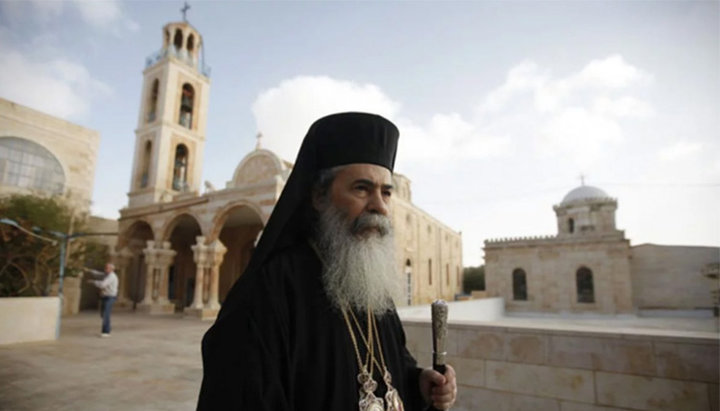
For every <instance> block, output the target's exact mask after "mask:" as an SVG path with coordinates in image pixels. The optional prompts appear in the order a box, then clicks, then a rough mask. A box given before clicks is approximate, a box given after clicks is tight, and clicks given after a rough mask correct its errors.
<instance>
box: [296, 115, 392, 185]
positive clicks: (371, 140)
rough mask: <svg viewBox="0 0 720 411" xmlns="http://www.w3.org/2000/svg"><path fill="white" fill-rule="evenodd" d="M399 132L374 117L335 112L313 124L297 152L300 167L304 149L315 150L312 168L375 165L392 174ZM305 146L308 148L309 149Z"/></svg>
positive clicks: (381, 118) (389, 124) (383, 120)
mask: <svg viewBox="0 0 720 411" xmlns="http://www.w3.org/2000/svg"><path fill="white" fill-rule="evenodd" d="M399 135H400V132H399V131H398V129H397V127H395V124H393V123H392V122H390V121H389V120H387V119H386V118H384V117H381V116H378V115H377V114H369V113H338V114H331V115H329V116H325V117H323V118H321V119H319V120H317V121H315V123H313V125H312V126H310V130H309V131H308V133H307V135H306V136H305V140H304V142H303V147H302V148H301V149H300V152H299V153H298V159H297V163H298V164H299V163H300V162H301V161H302V160H303V158H304V157H305V156H307V153H304V150H303V149H305V148H306V145H307V146H310V147H312V149H314V151H315V161H316V163H315V167H314V168H315V169H316V171H317V170H322V169H325V168H330V167H335V166H340V165H345V164H353V163H369V164H376V165H379V166H382V167H385V168H387V169H388V170H390V171H392V170H393V167H394V165H395V154H396V152H397V143H398V137H399ZM310 147H308V148H310Z"/></svg>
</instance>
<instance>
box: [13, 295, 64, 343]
mask: <svg viewBox="0 0 720 411" xmlns="http://www.w3.org/2000/svg"><path fill="white" fill-rule="evenodd" d="M59 309H60V302H59V301H58V297H8V298H0V345H4V344H15V343H21V342H31V341H47V340H54V339H55V329H56V326H57V319H58V310H59Z"/></svg>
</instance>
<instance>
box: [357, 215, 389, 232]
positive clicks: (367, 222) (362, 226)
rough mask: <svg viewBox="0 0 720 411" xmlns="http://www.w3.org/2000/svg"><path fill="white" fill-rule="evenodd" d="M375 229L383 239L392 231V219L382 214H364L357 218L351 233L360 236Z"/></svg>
mask: <svg viewBox="0 0 720 411" xmlns="http://www.w3.org/2000/svg"><path fill="white" fill-rule="evenodd" d="M369 228H374V229H376V230H377V231H378V233H379V234H380V236H381V237H384V236H386V235H388V234H389V233H390V231H391V230H392V225H391V223H390V219H389V218H388V217H386V216H384V215H381V214H371V213H363V214H360V215H359V216H358V217H357V218H355V219H354V220H353V222H352V224H351V226H350V232H351V233H353V234H359V233H361V232H362V231H364V230H367V229H369Z"/></svg>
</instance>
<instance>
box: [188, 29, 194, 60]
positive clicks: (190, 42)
mask: <svg viewBox="0 0 720 411" xmlns="http://www.w3.org/2000/svg"><path fill="white" fill-rule="evenodd" d="M187 49H188V53H189V54H190V57H192V55H193V49H195V36H193V35H192V34H191V35H190V37H188V41H187Z"/></svg>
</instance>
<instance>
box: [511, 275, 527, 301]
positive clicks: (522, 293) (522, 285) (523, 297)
mask: <svg viewBox="0 0 720 411" xmlns="http://www.w3.org/2000/svg"><path fill="white" fill-rule="evenodd" d="M512 281H513V282H512V284H513V300H515V301H527V275H526V274H525V270H523V269H522V268H516V269H515V270H513V272H512Z"/></svg>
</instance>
